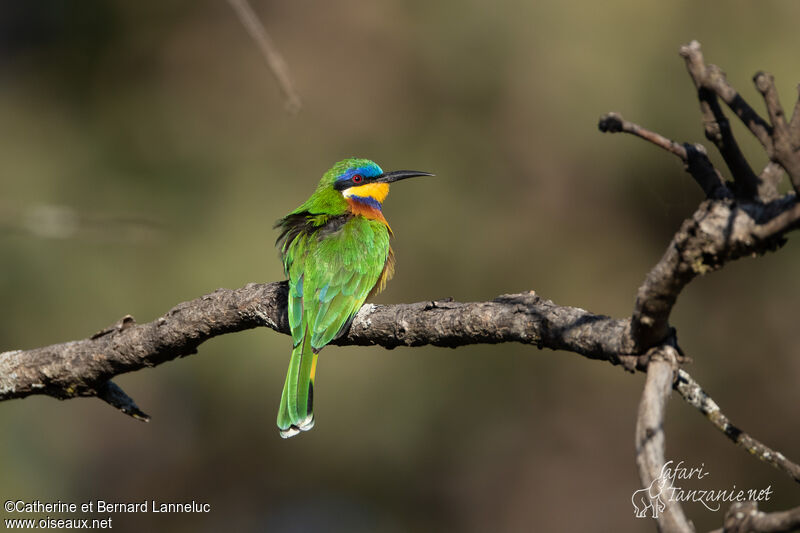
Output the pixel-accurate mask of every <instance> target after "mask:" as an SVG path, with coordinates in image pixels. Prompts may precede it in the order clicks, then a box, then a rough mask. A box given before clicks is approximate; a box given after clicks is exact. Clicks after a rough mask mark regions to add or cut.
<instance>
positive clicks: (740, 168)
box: [681, 41, 759, 199]
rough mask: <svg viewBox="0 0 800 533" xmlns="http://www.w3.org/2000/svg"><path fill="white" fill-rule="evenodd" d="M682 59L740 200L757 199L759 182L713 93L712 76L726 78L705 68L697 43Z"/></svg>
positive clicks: (708, 131) (710, 137)
mask: <svg viewBox="0 0 800 533" xmlns="http://www.w3.org/2000/svg"><path fill="white" fill-rule="evenodd" d="M681 55H682V56H683V57H684V59H685V60H686V67H687V69H688V70H689V74H690V76H691V77H692V80H693V81H694V84H695V86H696V87H697V98H698V100H700V110H701V112H702V113H703V125H704V129H705V134H706V138H707V139H708V140H710V141H711V142H713V143H714V145H716V147H717V149H718V150H719V152H720V154H721V155H722V158H723V159H724V160H725V164H726V165H727V166H728V169H730V171H731V174H732V175H733V179H734V181H735V182H736V184H737V187H736V189H737V191H738V192H739V194H738V195H737V196H740V197H744V198H749V199H753V198H756V194H757V193H758V184H759V182H758V178H757V177H756V175H755V174H754V173H753V169H752V168H750V164H749V163H748V162H747V160H746V159H745V157H744V155H743V154H742V151H741V150H740V149H739V145H738V144H737V142H736V139H735V138H734V136H733V132H732V131H731V125H730V122H729V121H728V118H727V117H726V116H725V114H724V113H723V112H722V109H721V108H720V106H719V102H718V101H717V95H716V93H715V92H714V91H713V90H711V89H710V87H711V85H712V80H711V78H712V76H713V75H717V76H722V80H723V81H724V75H723V74H722V73H721V72H717V71H716V70H714V67H713V65H712V66H711V67H712V68H709V67H706V65H705V61H704V60H703V53H702V52H701V50H700V44H699V43H697V41H692V43H690V44H689V45H686V46H683V47H681ZM729 96H730V95H729ZM731 97H733V96H731Z"/></svg>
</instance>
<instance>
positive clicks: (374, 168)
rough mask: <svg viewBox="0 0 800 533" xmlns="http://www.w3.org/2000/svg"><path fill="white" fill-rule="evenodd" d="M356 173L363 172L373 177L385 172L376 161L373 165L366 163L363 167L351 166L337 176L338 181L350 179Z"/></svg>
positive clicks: (366, 176) (364, 174)
mask: <svg viewBox="0 0 800 533" xmlns="http://www.w3.org/2000/svg"><path fill="white" fill-rule="evenodd" d="M354 174H361V175H362V176H364V177H365V178H372V177H374V176H380V175H381V174H383V170H381V167H379V166H378V165H376V164H375V163H373V164H371V165H365V166H363V167H356V168H350V169H347V170H346V171H345V172H344V174H342V175H341V176H339V177H338V178H336V181H343V180H350V178H352V177H353V175H354Z"/></svg>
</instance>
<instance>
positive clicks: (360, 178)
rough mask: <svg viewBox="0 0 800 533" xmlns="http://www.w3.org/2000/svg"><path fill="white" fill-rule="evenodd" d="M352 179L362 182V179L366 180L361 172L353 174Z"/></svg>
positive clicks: (354, 181) (355, 181)
mask: <svg viewBox="0 0 800 533" xmlns="http://www.w3.org/2000/svg"><path fill="white" fill-rule="evenodd" d="M351 179H352V180H353V183H361V182H362V181H364V176H362V175H361V174H353V177H352V178H351Z"/></svg>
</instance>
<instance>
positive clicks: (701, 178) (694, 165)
mask: <svg viewBox="0 0 800 533" xmlns="http://www.w3.org/2000/svg"><path fill="white" fill-rule="evenodd" d="M597 127H598V128H599V129H600V131H602V132H608V133H617V132H624V133H630V134H632V135H635V136H636V137H639V138H641V139H644V140H646V141H649V142H651V143H653V144H655V145H656V146H658V147H659V148H663V149H664V150H666V151H668V152H670V153H672V154H674V155H676V156H678V157H679V158H680V159H681V161H683V163H684V165H685V168H686V171H687V172H688V173H689V174H691V175H692V177H693V178H694V179H695V181H697V183H698V184H699V185H700V187H701V188H702V189H703V192H705V194H706V197H707V198H729V197H731V196H732V195H731V193H730V191H729V190H728V188H727V186H726V185H725V180H724V179H723V178H722V175H721V174H720V173H719V172H718V171H717V169H715V168H714V165H712V164H711V161H709V159H708V154H707V153H706V150H705V148H703V146H701V145H699V144H696V145H692V144H688V143H686V144H683V145H681V144H678V143H676V142H675V141H671V140H669V139H667V138H666V137H664V136H663V135H660V134H658V133H655V132H652V131H650V130H648V129H646V128H643V127H642V126H639V125H638V124H634V123H633V122H629V121H627V120H625V119H624V118H622V115H620V114H619V113H607V114H606V115H603V116H602V117H600V122H599V123H598V125H597Z"/></svg>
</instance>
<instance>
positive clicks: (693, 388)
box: [673, 370, 800, 483]
mask: <svg viewBox="0 0 800 533" xmlns="http://www.w3.org/2000/svg"><path fill="white" fill-rule="evenodd" d="M673 388H674V389H675V390H676V391H678V393H679V394H680V395H681V396H682V397H683V399H684V400H686V402H687V403H688V404H689V405H691V406H692V407H694V408H695V409H697V410H698V411H700V412H701V413H703V414H704V415H705V416H706V418H708V420H710V421H711V423H712V424H714V427H716V428H717V429H719V430H720V431H722V432H723V433H724V434H725V436H726V437H728V438H729V439H730V440H732V441H733V442H734V443H735V444H736V445H737V446H739V447H741V448H744V449H745V450H747V451H748V452H750V453H751V454H752V455H754V456H755V457H757V458H758V459H760V460H761V461H764V462H765V463H768V464H770V465H772V466H774V467H775V468H777V469H778V470H781V471H783V472H784V473H786V474H788V475H789V476H790V477H791V478H792V479H794V480H795V482H798V483H800V465H797V464H796V463H793V462H792V461H790V460H789V459H787V458H786V457H785V456H784V455H783V454H782V453H780V452H776V451H775V450H773V449H772V448H770V447H768V446H766V445H765V444H763V443H761V442H759V441H758V440H756V439H754V438H753V437H751V436H750V435H748V434H747V433H745V432H744V431H742V430H741V429H739V428H738V427H736V426H735V425H733V424H732V423H731V421H730V420H728V417H727V416H725V415H724V414H723V413H722V411H721V410H720V408H719V406H718V405H717V403H716V402H715V401H714V400H713V399H712V398H711V397H710V396H709V395H708V394H706V392H705V391H704V390H703V389H702V387H700V385H699V384H698V383H697V382H696V381H695V380H694V379H692V377H691V376H690V375H689V374H688V373H686V372H685V371H684V370H678V372H677V376H676V380H675V383H674V384H673Z"/></svg>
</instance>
